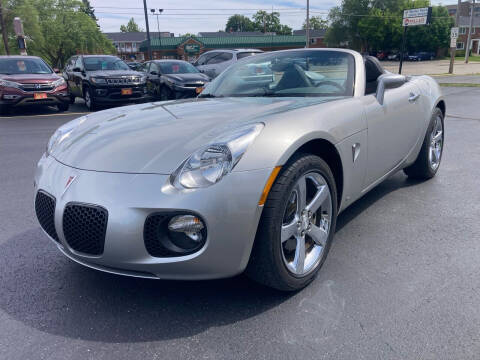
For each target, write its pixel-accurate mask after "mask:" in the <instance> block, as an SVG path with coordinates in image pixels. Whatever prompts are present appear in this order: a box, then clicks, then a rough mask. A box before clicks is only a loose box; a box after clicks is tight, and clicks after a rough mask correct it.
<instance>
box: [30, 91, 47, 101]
mask: <svg viewBox="0 0 480 360" xmlns="http://www.w3.org/2000/svg"><path fill="white" fill-rule="evenodd" d="M46 98H47V94H45V93H34V94H33V99H34V100H43V99H46Z"/></svg>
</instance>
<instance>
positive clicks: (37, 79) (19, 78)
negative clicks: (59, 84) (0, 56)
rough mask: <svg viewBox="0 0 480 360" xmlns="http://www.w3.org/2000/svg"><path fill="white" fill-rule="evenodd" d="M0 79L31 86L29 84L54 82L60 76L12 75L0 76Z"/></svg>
mask: <svg viewBox="0 0 480 360" xmlns="http://www.w3.org/2000/svg"><path fill="white" fill-rule="evenodd" d="M0 79H2V80H8V81H15V82H17V83H20V84H27V83H28V84H31V83H37V84H42V83H49V82H52V81H55V80H58V79H60V76H58V75H57V74H12V75H0Z"/></svg>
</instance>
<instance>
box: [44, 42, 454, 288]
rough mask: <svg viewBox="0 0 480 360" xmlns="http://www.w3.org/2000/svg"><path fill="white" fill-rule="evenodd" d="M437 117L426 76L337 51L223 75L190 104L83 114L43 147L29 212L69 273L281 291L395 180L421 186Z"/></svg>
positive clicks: (283, 54)
mask: <svg viewBox="0 0 480 360" xmlns="http://www.w3.org/2000/svg"><path fill="white" fill-rule="evenodd" d="M444 117H445V102H444V100H443V97H442V95H441V92H440V89H439V87H438V85H437V84H436V82H435V81H434V80H432V79H431V78H430V77H428V76H418V77H405V76H400V75H394V74H391V73H388V72H386V71H385V70H383V68H382V67H381V65H380V63H379V62H378V61H377V60H376V59H374V58H371V57H365V58H363V57H362V56H361V55H360V54H358V53H356V52H354V51H349V50H340V49H315V50H312V49H302V50H288V51H278V52H272V53H266V54H261V55H257V56H254V57H249V58H246V59H244V60H242V61H239V62H238V63H236V64H235V65H233V66H231V67H230V68H229V69H227V70H226V71H225V72H223V73H222V74H221V75H220V76H219V77H217V78H216V79H215V80H214V81H213V82H212V83H210V84H209V85H208V86H207V87H206V89H204V91H203V92H202V94H201V95H200V96H199V97H198V98H197V99H189V100H181V101H167V102H154V103H148V104H141V105H134V106H128V107H122V108H116V109H110V110H106V111H101V112H97V113H94V114H89V115H86V116H83V117H80V118H78V119H76V120H73V121H71V122H69V123H67V124H65V125H63V126H62V127H60V128H59V129H58V130H57V131H56V132H55V133H54V134H53V136H52V137H51V139H50V141H49V142H48V145H47V151H46V152H45V154H44V155H43V156H42V158H41V159H40V161H39V163H38V168H37V171H36V175H35V211H36V214H37V217H38V220H39V222H40V225H41V226H42V228H43V229H44V231H45V233H46V234H47V235H48V236H49V238H50V239H51V240H52V241H53V243H54V244H55V245H56V246H57V247H58V249H59V250H60V251H61V252H62V253H63V254H65V255H66V256H68V257H69V258H70V259H72V260H74V261H76V262H78V263H80V264H83V265H86V266H89V267H91V268H94V269H98V270H102V271H107V272H110V273H115V274H122V275H129V276H137V277H147V278H155V279H212V278H222V277H229V276H234V275H236V274H239V273H241V272H243V271H246V273H247V274H248V275H249V276H251V277H252V278H253V279H255V280H257V281H259V282H261V283H263V284H266V285H268V286H272V287H275V288H277V289H281V290H286V291H291V290H297V289H300V288H302V287H304V286H305V285H307V284H308V283H309V282H310V281H311V280H312V279H313V278H314V277H315V275H316V274H317V273H318V271H319V269H320V268H321V266H322V264H323V263H324V261H325V258H326V256H327V253H328V251H329V248H330V246H331V244H332V239H333V236H334V233H335V223H336V219H337V215H338V214H339V213H340V212H341V211H343V210H344V209H345V208H347V207H348V206H349V205H351V204H352V203H353V202H354V201H355V200H357V199H358V198H360V197H361V196H363V195H364V194H365V193H367V192H368V191H369V190H370V189H372V188H373V187H375V186H376V185H377V184H379V183H380V182H382V181H383V180H384V179H386V178H387V177H388V176H390V175H392V174H394V173H395V172H397V171H399V170H403V171H404V172H405V173H406V174H407V175H408V176H410V177H414V178H420V179H429V178H431V177H433V176H434V175H435V174H436V172H437V171H438V169H439V166H440V161H441V158H442V150H443V140H444V131H443V122H444Z"/></svg>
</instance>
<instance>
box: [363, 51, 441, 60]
mask: <svg viewBox="0 0 480 360" xmlns="http://www.w3.org/2000/svg"><path fill="white" fill-rule="evenodd" d="M367 55H370V56H375V57H376V58H377V59H378V60H382V61H383V60H388V61H400V57H401V54H400V53H399V52H388V51H379V52H370V53H368V54H367ZM435 58H436V54H435V53H434V52H429V51H418V52H414V53H410V54H409V53H405V54H403V60H404V61H405V60H406V61H426V60H434V59H435Z"/></svg>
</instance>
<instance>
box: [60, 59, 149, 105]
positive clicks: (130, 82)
mask: <svg viewBox="0 0 480 360" xmlns="http://www.w3.org/2000/svg"><path fill="white" fill-rule="evenodd" d="M63 77H64V78H65V80H66V81H67V83H68V89H69V91H70V100H71V102H72V103H73V102H75V98H76V97H81V98H83V99H84V100H85V105H87V107H88V109H89V110H91V111H93V110H95V108H96V107H97V105H111V104H118V103H129V102H138V103H140V102H144V101H146V100H148V99H149V96H148V94H147V87H146V80H147V79H146V76H145V74H143V73H141V72H138V71H133V70H131V69H130V68H129V67H128V65H127V64H126V63H125V62H123V60H121V59H119V58H118V57H116V56H109V55H77V56H72V57H71V58H70V59H69V60H68V62H67V65H66V67H65V70H64V72H63Z"/></svg>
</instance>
